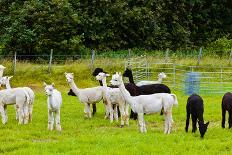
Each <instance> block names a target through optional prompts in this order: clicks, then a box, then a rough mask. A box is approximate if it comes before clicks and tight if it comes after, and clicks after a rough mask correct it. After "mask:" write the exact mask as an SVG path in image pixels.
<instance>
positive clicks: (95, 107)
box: [68, 89, 97, 116]
mask: <svg viewBox="0 0 232 155" xmlns="http://www.w3.org/2000/svg"><path fill="white" fill-rule="evenodd" d="M68 95H69V96H76V94H75V93H74V92H73V90H72V89H69V92H68ZM92 108H93V112H92V114H93V116H94V114H95V113H96V112H97V106H96V104H95V103H94V104H92Z"/></svg>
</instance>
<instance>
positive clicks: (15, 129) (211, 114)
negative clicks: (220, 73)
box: [0, 57, 232, 154]
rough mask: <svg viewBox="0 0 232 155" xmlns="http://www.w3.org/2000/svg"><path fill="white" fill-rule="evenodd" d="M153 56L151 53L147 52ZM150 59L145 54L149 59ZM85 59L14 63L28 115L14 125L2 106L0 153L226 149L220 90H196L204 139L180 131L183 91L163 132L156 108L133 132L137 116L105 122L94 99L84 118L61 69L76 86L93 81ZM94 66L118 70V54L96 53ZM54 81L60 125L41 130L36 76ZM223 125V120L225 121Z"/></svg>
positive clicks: (209, 61)
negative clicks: (31, 98) (26, 94)
mask: <svg viewBox="0 0 232 155" xmlns="http://www.w3.org/2000/svg"><path fill="white" fill-rule="evenodd" d="M149 59H152V60H153V61H154V62H155V60H156V59H155V58H149ZM150 61H151V60H150ZM89 62H90V61H89V60H79V61H76V62H74V63H71V64H68V63H67V64H65V65H54V66H53V69H52V73H51V74H49V73H47V66H45V65H41V64H31V63H26V62H18V63H17V72H16V75H14V77H13V78H12V86H13V87H17V86H30V87H31V88H32V89H33V90H34V91H35V92H36V99H35V103H34V110H33V121H32V123H30V124H28V125H18V124H17V122H16V120H15V111H14V109H13V106H9V108H8V116H9V120H8V123H7V124H6V125H2V124H0V153H1V154H7V153H9V154H58V153H60V154H202V153H204V154H231V153H232V148H231V144H232V141H231V136H232V131H231V130H228V129H222V128H221V98H222V95H209V96H205V95H204V96H202V97H203V99H204V101H205V115H204V117H205V120H206V121H210V124H209V129H208V131H207V133H206V135H205V138H204V139H201V138H200V134H199V132H198V131H197V132H196V133H195V134H192V133H191V126H190V132H189V133H185V131H184V127H185V119H186V111H185V105H186V100H187V96H186V95H184V94H183V93H182V92H177V91H173V90H172V91H173V92H174V93H176V94H177V97H178V101H179V106H178V107H173V119H174V121H175V123H174V125H173V131H172V133H171V134H170V135H164V134H163V123H164V118H163V116H160V115H159V114H156V115H146V116H145V121H146V124H147V130H148V132H147V133H146V134H141V133H139V130H138V125H137V122H136V121H134V120H130V125H129V126H125V127H124V128H120V127H119V125H120V123H119V122H118V123H116V122H114V123H112V124H110V123H109V120H105V119H104V106H103V103H98V105H97V107H98V110H97V113H96V115H95V116H94V117H93V118H92V119H85V118H84V114H83V110H84V106H83V105H82V104H80V103H79V101H78V100H77V99H76V98H75V97H71V96H67V94H66V93H67V91H68V90H69V86H68V84H67V82H66V81H65V77H64V72H74V73H75V82H76V83H77V85H78V86H79V87H80V88H85V87H92V86H97V85H98V82H97V81H96V80H95V79H94V78H93V77H91V73H90V68H89V66H90V65H89ZM176 62H178V63H179V64H184V65H195V64H196V60H194V59H187V58H186V59H180V60H179V59H178V60H176ZM2 64H3V65H4V66H6V67H7V68H6V70H5V75H12V68H11V65H12V64H11V62H8V61H3V62H2ZM201 64H202V65H208V66H213V65H215V64H219V65H223V66H228V63H227V60H218V59H214V58H209V57H208V58H204V59H203V60H202V62H201ZM95 67H104V69H105V70H106V71H109V73H111V74H112V73H113V72H114V71H121V72H122V71H123V70H124V61H123V60H122V59H97V60H96V61H95ZM43 81H46V82H47V83H49V82H54V83H55V85H56V87H57V88H58V90H60V91H62V96H63V106H62V109H61V125H62V128H63V131H62V132H61V133H58V132H56V131H52V132H49V131H47V105H46V96H45V95H44V92H43V86H42V82H43ZM226 125H227V124H226Z"/></svg>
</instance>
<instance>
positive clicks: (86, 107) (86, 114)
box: [84, 103, 88, 118]
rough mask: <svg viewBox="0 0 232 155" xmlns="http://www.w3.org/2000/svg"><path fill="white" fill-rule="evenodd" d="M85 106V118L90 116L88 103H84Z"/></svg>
mask: <svg viewBox="0 0 232 155" xmlns="http://www.w3.org/2000/svg"><path fill="white" fill-rule="evenodd" d="M84 105H85V107H84V116H85V118H88V104H87V103H84Z"/></svg>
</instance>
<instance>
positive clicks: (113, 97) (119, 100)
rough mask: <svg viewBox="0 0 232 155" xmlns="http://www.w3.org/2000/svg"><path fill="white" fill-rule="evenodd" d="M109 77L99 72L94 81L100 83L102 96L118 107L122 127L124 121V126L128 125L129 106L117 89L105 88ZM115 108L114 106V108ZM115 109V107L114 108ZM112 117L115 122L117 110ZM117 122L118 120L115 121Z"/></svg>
mask: <svg viewBox="0 0 232 155" xmlns="http://www.w3.org/2000/svg"><path fill="white" fill-rule="evenodd" d="M107 76H109V74H106V73H103V72H100V73H99V74H98V75H97V76H96V79H97V80H99V81H102V84H103V88H104V91H105V92H104V96H105V98H107V100H108V101H110V103H108V104H112V105H115V104H116V105H118V106H119V110H120V113H121V115H122V117H121V127H123V126H124V121H126V124H127V125H128V124H129V118H128V109H129V105H128V104H127V103H126V102H125V99H124V98H123V96H122V94H121V92H120V90H119V88H110V87H107V84H106V77H107ZM114 107H115V106H114ZM116 107H117V106H116ZM114 116H115V118H116V120H117V119H118V113H117V108H115V109H114ZM117 121H118V120H117Z"/></svg>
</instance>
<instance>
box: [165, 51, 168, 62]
mask: <svg viewBox="0 0 232 155" xmlns="http://www.w3.org/2000/svg"><path fill="white" fill-rule="evenodd" d="M168 60H169V48H167V50H166V52H165V63H167V62H168Z"/></svg>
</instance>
